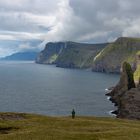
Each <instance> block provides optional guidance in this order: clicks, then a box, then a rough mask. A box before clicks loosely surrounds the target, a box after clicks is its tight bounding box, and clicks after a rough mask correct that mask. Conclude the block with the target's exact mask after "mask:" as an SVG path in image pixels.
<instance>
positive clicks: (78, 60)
mask: <svg viewBox="0 0 140 140" xmlns="http://www.w3.org/2000/svg"><path fill="white" fill-rule="evenodd" d="M106 45H107V44H94V45H90V44H82V45H80V44H75V43H69V44H68V47H67V48H65V49H64V50H63V51H62V53H61V54H60V55H59V57H58V58H57V60H56V64H57V66H60V67H70V68H90V67H91V66H92V65H93V60H94V57H95V56H96V55H97V54H98V53H99V52H100V51H101V50H102V49H103V48H104V47H105V46H106Z"/></svg>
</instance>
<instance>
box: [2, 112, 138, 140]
mask: <svg viewBox="0 0 140 140" xmlns="http://www.w3.org/2000/svg"><path fill="white" fill-rule="evenodd" d="M5 114H6V113H5ZM10 114H12V113H10ZM23 116H24V117H25V118H24V119H23V118H22V119H21V120H20V119H19V120H14V119H6V120H2V119H0V140H139V139H140V121H131V120H121V119H115V118H96V117H76V118H75V119H71V117H46V116H40V115H31V114H24V115H23V114H22V117H23ZM1 130H5V132H4V131H3V132H4V133H3V132H1ZM6 130H7V131H6Z"/></svg>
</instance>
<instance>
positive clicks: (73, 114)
mask: <svg viewBox="0 0 140 140" xmlns="http://www.w3.org/2000/svg"><path fill="white" fill-rule="evenodd" d="M71 114H72V119H74V118H75V110H74V109H73V110H72V112H71Z"/></svg>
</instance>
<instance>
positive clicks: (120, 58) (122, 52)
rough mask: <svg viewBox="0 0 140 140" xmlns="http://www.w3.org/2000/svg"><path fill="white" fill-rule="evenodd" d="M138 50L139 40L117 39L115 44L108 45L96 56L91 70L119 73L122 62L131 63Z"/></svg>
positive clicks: (139, 47)
mask: <svg viewBox="0 0 140 140" xmlns="http://www.w3.org/2000/svg"><path fill="white" fill-rule="evenodd" d="M139 50H140V39H139V38H126V37H122V38H119V39H117V41H116V42H115V43H112V44H110V45H108V46H107V47H106V48H105V49H104V50H103V51H101V52H100V53H99V54H98V55H97V56H96V58H95V59H94V66H93V70H97V71H105V72H119V71H120V67H121V63H122V62H124V61H127V62H129V63H133V62H134V60H135V55H136V53H137V51H139Z"/></svg>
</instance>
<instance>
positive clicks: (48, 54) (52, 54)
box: [36, 42, 65, 64]
mask: <svg viewBox="0 0 140 140" xmlns="http://www.w3.org/2000/svg"><path fill="white" fill-rule="evenodd" d="M64 48H65V43H64V42H57V43H53V42H50V43H48V44H46V47H45V49H44V50H43V51H41V52H40V53H39V54H38V56H37V58H36V63H40V64H52V63H55V61H56V59H57V57H58V56H59V54H60V53H61V52H62V50H63V49H64Z"/></svg>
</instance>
